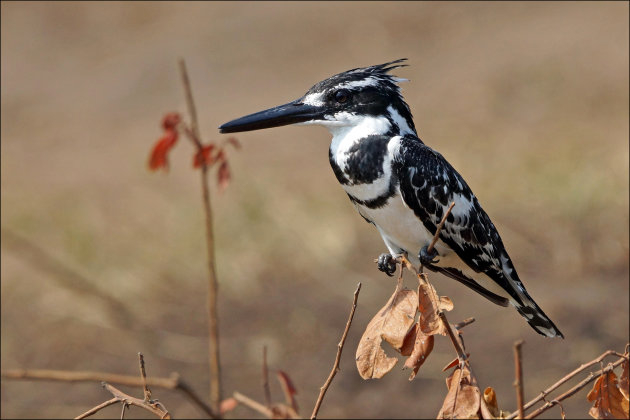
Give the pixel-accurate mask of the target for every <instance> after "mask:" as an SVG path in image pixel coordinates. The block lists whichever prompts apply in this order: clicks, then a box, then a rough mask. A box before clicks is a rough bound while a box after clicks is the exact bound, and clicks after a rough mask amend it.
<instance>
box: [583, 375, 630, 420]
mask: <svg viewBox="0 0 630 420" xmlns="http://www.w3.org/2000/svg"><path fill="white" fill-rule="evenodd" d="M586 399H587V400H588V401H591V402H594V404H593V407H591V409H590V410H589V412H588V414H590V415H591V417H593V418H596V419H613V418H614V419H627V418H628V400H627V399H626V398H625V397H624V396H623V394H622V393H621V392H620V391H619V387H618V386H617V375H615V372H613V371H612V370H611V371H609V372H607V373H603V374H601V375H600V377H599V378H597V381H595V385H593V389H591V391H590V392H589V393H588V395H587V396H586Z"/></svg>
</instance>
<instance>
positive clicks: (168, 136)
mask: <svg viewBox="0 0 630 420" xmlns="http://www.w3.org/2000/svg"><path fill="white" fill-rule="evenodd" d="M175 143H177V131H175V130H174V129H172V128H171V129H167V130H166V132H165V133H164V135H163V136H162V137H161V138H160V139H159V140H158V141H157V142H156V143H155V145H154V146H153V150H152V151H151V157H150V158H149V169H151V170H157V169H159V168H164V169H165V170H168V152H169V151H170V150H171V148H172V147H173V146H175Z"/></svg>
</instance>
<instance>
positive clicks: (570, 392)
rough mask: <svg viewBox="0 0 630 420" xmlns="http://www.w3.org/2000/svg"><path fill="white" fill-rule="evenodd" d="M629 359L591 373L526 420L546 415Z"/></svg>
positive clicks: (529, 415)
mask: <svg viewBox="0 0 630 420" xmlns="http://www.w3.org/2000/svg"><path fill="white" fill-rule="evenodd" d="M627 357H628V356H625V357H622V358H620V359H619V360H617V361H616V362H614V363H609V364H608V366H606V367H605V368H604V369H602V370H599V371H597V372H595V373H593V372H591V373H589V374H588V376H587V377H586V378H585V379H584V380H583V381H581V382H580V383H578V384H577V385H575V386H574V387H573V388H571V389H569V390H568V391H567V392H565V393H564V394H561V395H559V396H558V397H556V398H554V399H553V400H551V401H547V402H546V403H545V405H543V406H542V407H539V408H537V409H536V410H534V411H533V412H532V413H530V414H528V415H527V417H525V418H526V419H534V418H536V417H538V416H539V415H541V414H542V413H544V412H545V411H547V410H549V409H550V408H551V407H553V406H555V405H559V404H560V401H563V400H566V399H567V398H569V397H570V396H572V395H574V394H575V393H577V392H578V391H579V390H581V389H582V388H584V387H585V386H586V385H588V384H590V383H591V382H593V381H594V380H595V379H597V378H598V377H599V376H600V375H602V374H603V373H607V372H610V371H611V370H613V369H614V368H616V367H617V366H619V365H621V364H622V363H623V362H624V361H625V360H626V359H627ZM508 418H513V417H512V416H510V417H508Z"/></svg>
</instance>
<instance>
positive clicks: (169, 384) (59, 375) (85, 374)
mask: <svg viewBox="0 0 630 420" xmlns="http://www.w3.org/2000/svg"><path fill="white" fill-rule="evenodd" d="M2 377H3V378H6V379H22V380H42V381H62V382H99V383H101V382H108V383H112V384H118V385H126V386H137V387H142V386H143V381H142V379H141V378H138V377H137V376H129V375H117V374H113V373H107V372H95V371H74V372H73V371H66V370H49V369H28V370H27V369H8V370H3V371H2ZM146 383H147V385H148V386H152V387H157V388H164V389H169V390H172V391H180V392H182V393H184V394H185V395H186V396H187V397H188V398H189V399H190V400H191V401H192V402H193V403H195V405H197V406H198V407H199V408H201V410H203V412H204V413H206V414H207V415H208V416H209V417H211V418H218V415H216V414H215V413H214V411H213V410H212V408H211V407H210V406H209V405H208V404H206V403H205V402H204V401H203V400H202V399H201V398H200V397H199V395H198V394H197V393H196V392H195V391H194V390H193V389H192V388H191V387H190V386H189V385H188V384H187V383H186V382H185V381H184V380H183V379H181V377H180V375H179V374H177V373H173V374H172V375H171V377H170V378H155V377H149V378H147V379H146Z"/></svg>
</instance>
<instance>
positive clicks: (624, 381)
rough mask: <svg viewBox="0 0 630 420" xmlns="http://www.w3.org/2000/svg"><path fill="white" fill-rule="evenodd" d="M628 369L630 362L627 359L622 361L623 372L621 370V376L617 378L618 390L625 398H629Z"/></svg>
mask: <svg viewBox="0 0 630 420" xmlns="http://www.w3.org/2000/svg"><path fill="white" fill-rule="evenodd" d="M629 369H630V362H629V361H628V359H626V361H625V362H624V363H623V372H621V378H619V391H621V393H622V394H623V396H624V397H626V399H628V398H630V397H629V395H628V394H630V383H629V382H628V370H629Z"/></svg>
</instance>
